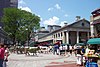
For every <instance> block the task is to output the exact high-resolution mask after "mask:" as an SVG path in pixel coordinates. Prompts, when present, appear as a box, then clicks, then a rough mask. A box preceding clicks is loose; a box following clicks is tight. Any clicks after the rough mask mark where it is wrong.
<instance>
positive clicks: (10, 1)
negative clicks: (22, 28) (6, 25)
mask: <svg viewBox="0 0 100 67" xmlns="http://www.w3.org/2000/svg"><path fill="white" fill-rule="evenodd" d="M8 7H11V8H17V7H18V0H0V21H1V18H2V16H3V9H4V8H8ZM2 27H3V23H2V22H0V42H1V43H5V44H9V43H10V41H11V40H10V38H9V37H8V34H7V33H6V32H5V31H4V30H3V28H2Z"/></svg>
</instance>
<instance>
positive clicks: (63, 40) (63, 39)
mask: <svg viewBox="0 0 100 67" xmlns="http://www.w3.org/2000/svg"><path fill="white" fill-rule="evenodd" d="M62 35H63V38H62V42H63V43H65V35H64V32H62Z"/></svg>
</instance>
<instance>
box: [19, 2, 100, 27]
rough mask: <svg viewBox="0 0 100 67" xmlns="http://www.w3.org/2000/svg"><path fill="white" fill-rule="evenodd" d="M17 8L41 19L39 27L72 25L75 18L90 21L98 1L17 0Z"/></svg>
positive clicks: (98, 5)
mask: <svg viewBox="0 0 100 67" xmlns="http://www.w3.org/2000/svg"><path fill="white" fill-rule="evenodd" d="M18 7H19V8H21V9H23V10H26V11H29V12H32V13H35V14H36V15H38V16H40V17H41V22H40V24H41V26H47V25H61V26H63V24H64V23H68V24H70V23H73V22H74V21H75V17H76V16H81V18H85V19H87V20H90V16H91V12H92V11H93V10H95V9H97V8H100V0H19V5H18Z"/></svg>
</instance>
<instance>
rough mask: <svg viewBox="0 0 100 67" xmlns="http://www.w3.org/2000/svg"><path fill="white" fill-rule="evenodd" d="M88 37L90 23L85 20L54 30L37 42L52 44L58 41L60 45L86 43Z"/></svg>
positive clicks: (78, 19)
mask: <svg viewBox="0 0 100 67" xmlns="http://www.w3.org/2000/svg"><path fill="white" fill-rule="evenodd" d="M89 36H90V22H89V21H87V20H86V19H80V16H77V20H76V21H75V22H73V23H72V24H65V26H63V27H61V28H60V29H57V30H54V31H52V32H50V33H48V34H46V35H44V36H42V37H40V38H38V42H40V43H46V44H54V43H56V42H57V41H59V42H60V43H61V44H65V43H66V44H71V45H75V44H76V43H86V41H87V40H88V39H89Z"/></svg>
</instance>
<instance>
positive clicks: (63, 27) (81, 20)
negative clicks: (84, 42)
mask: <svg viewBox="0 0 100 67" xmlns="http://www.w3.org/2000/svg"><path fill="white" fill-rule="evenodd" d="M81 21H86V22H88V23H89V24H90V22H89V21H88V20H86V19H81V20H79V21H76V22H74V23H72V24H69V25H67V26H64V27H62V28H60V29H58V30H55V31H52V32H51V33H48V34H46V35H44V36H43V37H45V36H48V35H50V34H52V33H54V32H57V31H59V30H62V29H64V28H66V27H70V26H72V25H74V24H76V23H79V22H81ZM41 38H42V37H41Z"/></svg>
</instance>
